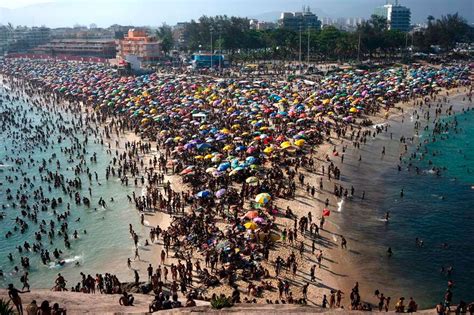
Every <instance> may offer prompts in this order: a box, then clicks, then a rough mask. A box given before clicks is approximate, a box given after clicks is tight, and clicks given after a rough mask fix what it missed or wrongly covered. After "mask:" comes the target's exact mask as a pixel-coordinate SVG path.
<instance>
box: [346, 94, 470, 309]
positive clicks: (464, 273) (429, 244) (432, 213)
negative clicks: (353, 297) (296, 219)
mask: <svg viewBox="0 0 474 315" xmlns="http://www.w3.org/2000/svg"><path fill="white" fill-rule="evenodd" d="M456 107H457V109H458V113H457V114H456V115H455V117H453V116H451V117H447V118H443V121H446V122H450V121H453V119H457V120H458V130H457V131H455V130H454V129H451V130H449V132H446V133H444V134H443V135H442V136H441V135H438V136H436V142H432V141H431V140H432V138H431V137H430V135H431V131H432V128H429V130H428V131H421V132H420V133H419V134H418V135H415V136H414V139H413V140H414V141H413V143H412V144H409V145H408V153H409V154H406V155H404V157H403V160H402V163H400V161H399V155H400V153H401V152H403V151H404V150H405V147H404V144H401V143H400V141H399V139H400V136H401V135H404V136H405V137H411V136H413V135H414V130H413V119H412V118H413V117H411V118H410V117H409V116H408V115H407V116H406V118H405V121H404V123H400V122H396V121H390V122H389V125H390V127H389V128H388V131H387V132H386V133H385V132H384V133H383V134H381V135H378V136H377V137H376V138H374V139H372V140H369V142H368V144H367V145H366V146H364V147H361V150H360V151H359V150H354V149H349V152H348V155H349V156H351V157H352V158H351V159H348V160H349V161H348V163H345V164H344V166H343V167H344V171H343V175H344V174H346V176H348V177H350V178H351V180H350V181H349V180H348V178H345V180H346V183H345V185H346V187H350V185H353V186H354V187H355V189H356V192H355V194H354V195H355V197H354V198H353V199H352V200H345V201H344V207H343V209H342V210H341V211H342V212H341V214H342V215H340V216H339V217H338V218H337V220H338V222H339V224H340V225H341V230H342V231H344V233H347V236H346V234H344V235H345V236H346V238H348V241H349V242H350V243H349V244H350V249H351V250H350V253H351V254H350V260H351V261H352V262H354V263H355V265H356V268H357V270H358V274H359V276H360V277H359V278H358V280H359V282H360V283H361V285H362V286H364V287H365V288H366V291H368V292H374V290H375V289H379V290H380V292H383V293H384V294H385V296H391V297H392V301H394V303H396V301H397V299H398V298H399V297H402V296H403V297H405V298H406V299H408V298H409V297H414V298H415V300H416V301H417V303H418V304H419V305H420V307H423V308H428V307H432V306H433V305H434V304H436V303H438V302H440V301H442V300H443V296H444V293H445V290H446V288H447V283H448V280H453V281H454V283H455V287H454V290H453V293H454V298H453V301H454V302H456V303H458V302H459V301H460V300H461V299H463V300H464V301H473V300H474V233H473V231H474V110H471V111H468V112H466V113H461V111H460V108H462V107H464V108H467V107H468V106H467V104H463V103H462V101H459V102H458V104H456ZM432 117H433V116H432ZM423 125H425V124H423ZM390 133H392V139H391V138H390ZM425 140H428V143H425ZM417 145H421V146H422V149H421V150H420V151H424V150H425V148H426V149H427V151H428V154H427V155H426V156H425V158H424V159H420V154H419V152H418V153H417V157H416V158H415V159H411V160H410V153H416V150H415V149H416V146H417ZM384 146H385V148H386V154H385V156H382V154H381V152H382V148H383V147H384ZM433 152H435V153H436V155H435V156H432V153H433ZM359 154H360V155H361V156H362V162H358V158H359ZM429 160H431V161H432V165H430V164H429ZM409 163H411V167H410V170H408V165H409ZM397 164H400V165H401V166H402V171H400V172H399V171H398V168H397ZM433 166H437V167H445V168H446V169H445V170H443V171H442V172H441V176H437V174H436V172H435V171H433V170H432V168H433ZM415 167H418V168H419V170H420V171H419V174H417V172H416V171H415ZM343 179H344V178H343ZM402 189H403V190H404V196H403V198H401V196H400V192H401V190H402ZM363 190H365V191H366V198H365V200H362V199H361V198H360V196H361V193H362V191H363ZM387 211H389V212H390V219H389V222H385V219H384V218H385V214H386V212H387ZM416 238H418V239H420V240H422V241H423V246H422V247H420V246H417V242H416ZM443 243H446V244H447V246H445V245H443ZM389 247H391V248H392V251H393V256H391V257H389V256H388V254H387V250H388V248H389ZM449 266H451V267H453V268H454V269H453V272H452V273H451V275H447V274H446V273H445V272H444V273H443V272H441V268H442V267H445V268H447V267H449ZM369 297H370V294H369Z"/></svg>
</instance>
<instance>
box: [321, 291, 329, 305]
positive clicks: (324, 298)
mask: <svg viewBox="0 0 474 315" xmlns="http://www.w3.org/2000/svg"><path fill="white" fill-rule="evenodd" d="M327 305H328V299H327V298H326V294H324V295H323V302H322V303H321V307H322V308H327V307H328V306H327Z"/></svg>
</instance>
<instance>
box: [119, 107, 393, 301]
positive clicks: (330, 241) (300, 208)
mask: <svg viewBox="0 0 474 315" xmlns="http://www.w3.org/2000/svg"><path fill="white" fill-rule="evenodd" d="M374 117H377V116H374ZM390 117H391V116H389V119H390ZM380 118H382V117H380ZM369 128H371V127H369ZM332 136H333V137H334V135H332ZM122 137H123V138H124V142H126V141H135V140H138V138H139V136H138V138H137V135H136V134H133V133H129V134H127V133H126V134H122V135H120V136H119V138H122ZM334 140H335V138H333V141H334ZM110 141H111V142H112V139H111V140H110ZM140 141H142V142H146V140H141V139H140ZM343 143H344V141H343ZM153 144H156V143H153ZM334 145H335V144H330V143H326V142H325V143H323V144H322V145H320V146H319V147H318V149H317V151H318V152H317V154H316V155H315V156H314V158H315V159H317V160H318V161H317V163H316V164H317V167H316V169H318V168H319V167H320V166H321V165H322V164H327V161H325V158H326V155H331V152H332V147H333V146H334ZM340 145H341V143H338V144H336V146H337V147H340ZM152 147H153V145H152ZM151 154H152V155H153V154H157V152H156V151H152V152H151ZM146 157H147V156H146V155H145V156H141V157H140V159H145V158H146ZM303 174H305V175H306V176H307V179H308V181H310V182H312V183H314V182H316V180H317V179H318V178H319V177H320V176H321V174H320V173H318V172H315V173H310V172H307V171H305V172H303ZM167 179H169V180H170V182H171V184H172V186H174V187H173V188H174V189H176V188H177V186H180V181H181V180H180V179H181V177H180V176H179V175H176V174H173V175H165V182H166V180H167ZM328 184H329V182H325V183H324V185H325V186H327V185H328ZM178 191H179V190H178ZM306 195H307V193H306V191H305V189H304V187H302V186H301V185H297V190H296V196H297V198H296V200H285V199H282V198H279V199H277V201H276V205H277V206H278V207H279V208H280V209H285V208H286V207H287V206H290V207H291V208H292V209H296V210H295V214H296V215H298V217H301V216H304V215H306V213H307V212H308V211H312V209H314V208H316V209H322V208H323V204H324V200H323V199H325V197H328V198H330V203H329V207H330V208H331V209H336V208H337V207H338V202H339V200H338V199H337V198H333V196H332V195H331V194H330V193H328V192H325V193H323V194H321V193H320V192H319V190H318V194H317V196H316V198H314V200H311V202H308V200H305V199H309V198H306V197H305V196H306ZM298 199H299V200H298ZM318 199H319V200H318ZM335 212H336V211H333V213H335ZM147 214H148V213H147ZM145 218H146V219H147V221H148V222H147V223H148V225H150V226H156V225H157V224H159V225H160V227H165V226H166V224H169V223H170V222H171V220H170V216H169V215H167V214H165V213H163V212H156V213H155V214H153V215H145ZM163 220H165V221H166V222H163ZM331 221H332V220H331V219H329V220H327V222H328V224H331V227H333V228H334V230H333V229H332V228H331V229H326V230H324V231H322V232H321V236H322V237H323V238H326V239H327V246H330V247H332V249H326V250H325V256H324V257H325V259H324V263H326V264H327V266H326V268H323V271H322V273H321V272H317V277H318V278H320V279H319V280H318V282H317V283H318V284H319V283H321V284H323V285H324V286H325V287H324V288H323V289H318V292H317V293H315V295H314V298H316V299H317V301H320V300H321V299H322V293H323V292H325V293H326V294H327V292H328V289H327V287H330V288H337V289H342V290H343V292H345V293H346V295H348V293H349V292H350V289H351V287H352V285H353V283H349V282H348V281H347V280H344V275H343V274H340V275H335V274H334V273H335V272H334V270H344V272H346V273H353V268H352V271H349V272H347V270H348V269H351V267H353V266H344V267H341V269H339V268H338V266H337V264H338V262H342V261H344V259H343V256H342V255H341V253H340V249H339V245H338V242H339V238H338V236H336V235H339V234H340V232H339V233H337V232H338V229H337V225H336V224H335V223H334V222H331ZM163 223H164V224H163ZM276 224H277V225H279V226H280V227H284V226H287V227H291V225H292V220H288V219H284V218H277V220H276ZM147 228H148V227H147ZM305 247H306V248H310V247H311V244H309V243H308V242H305ZM161 248H162V246H161V244H160V245H158V246H152V250H151V253H150V259H151V261H158V257H159V252H160V249H161ZM282 250H283V249H280V250H279V253H281V251H282ZM293 250H295V251H296V248H294V249H293ZM270 257H272V256H270ZM271 260H272V259H270V261H271ZM171 261H176V260H172V259H171ZM324 263H323V264H324ZM142 265H143V263H141V266H140V270H142V272H143V271H144V270H143V268H146V264H145V266H142ZM270 267H271V266H270V265H269V266H268V268H269V269H270ZM143 274H144V272H143ZM296 292H297V290H296ZM296 292H295V293H296ZM225 293H227V292H225ZM343 304H344V305H345V306H347V296H346V298H345V299H343Z"/></svg>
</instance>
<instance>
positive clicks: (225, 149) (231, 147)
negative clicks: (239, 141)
mask: <svg viewBox="0 0 474 315" xmlns="http://www.w3.org/2000/svg"><path fill="white" fill-rule="evenodd" d="M232 149H233V146H231V145H230V144H228V145H226V146H225V147H224V148H222V150H224V151H231V150H232Z"/></svg>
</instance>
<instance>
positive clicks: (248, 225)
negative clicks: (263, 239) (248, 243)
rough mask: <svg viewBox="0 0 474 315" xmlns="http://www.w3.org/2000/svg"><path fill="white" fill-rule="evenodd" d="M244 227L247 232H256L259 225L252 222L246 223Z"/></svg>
mask: <svg viewBox="0 0 474 315" xmlns="http://www.w3.org/2000/svg"><path fill="white" fill-rule="evenodd" d="M244 226H245V228H246V229H247V230H256V229H257V228H258V225H257V224H256V223H255V222H252V221H250V222H247V223H245V224H244Z"/></svg>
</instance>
